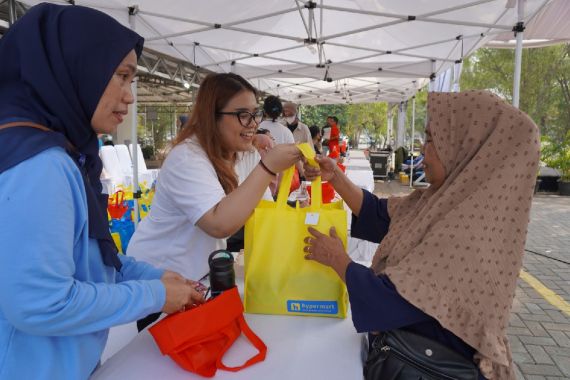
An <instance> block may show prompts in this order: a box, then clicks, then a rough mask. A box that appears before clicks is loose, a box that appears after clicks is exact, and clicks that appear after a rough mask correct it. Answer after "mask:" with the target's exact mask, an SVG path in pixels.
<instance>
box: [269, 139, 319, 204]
mask: <svg viewBox="0 0 570 380" xmlns="http://www.w3.org/2000/svg"><path fill="white" fill-rule="evenodd" d="M297 148H299V150H300V151H301V153H303V156H304V157H305V158H306V159H307V161H308V163H309V165H311V166H317V167H318V166H319V164H318V163H317V161H315V152H314V151H313V149H311V147H310V145H309V144H308V143H301V144H297ZM294 174H295V165H293V166H291V167H290V168H289V169H287V170H285V171H284V172H283V178H282V179H281V183H280V184H279V192H278V193H277V202H276V203H277V208H286V207H287V199H288V198H289V189H290V188H291V182H293V175H294ZM322 203H323V190H322V187H321V177H320V176H318V177H317V178H315V179H314V180H313V181H312V182H311V206H310V207H309V209H310V210H311V211H315V210H318V209H320V208H321V205H322Z"/></svg>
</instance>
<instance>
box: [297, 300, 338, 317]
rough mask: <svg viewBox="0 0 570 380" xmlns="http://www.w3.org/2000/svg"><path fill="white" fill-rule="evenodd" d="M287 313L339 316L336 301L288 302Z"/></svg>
mask: <svg viewBox="0 0 570 380" xmlns="http://www.w3.org/2000/svg"><path fill="white" fill-rule="evenodd" d="M287 311H288V312H290V313H307V314H338V303H337V302H336V301H301V300H289V301H287Z"/></svg>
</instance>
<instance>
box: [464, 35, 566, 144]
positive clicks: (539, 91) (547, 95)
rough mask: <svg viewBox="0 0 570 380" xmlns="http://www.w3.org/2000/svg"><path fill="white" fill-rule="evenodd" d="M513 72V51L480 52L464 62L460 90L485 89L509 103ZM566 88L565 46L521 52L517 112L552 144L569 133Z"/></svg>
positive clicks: (487, 50) (482, 50)
mask: <svg viewBox="0 0 570 380" xmlns="http://www.w3.org/2000/svg"><path fill="white" fill-rule="evenodd" d="M513 71H514V51H513V50H507V49H480V50H478V51H477V52H476V53H475V54H474V55H473V56H471V57H470V58H469V59H467V60H466V61H465V65H464V67H463V74H462V76H461V89H462V90H467V89H489V90H492V91H494V92H495V93H497V94H498V95H500V96H502V97H504V98H505V99H506V100H507V101H509V102H510V101H512V98H513ZM569 84H570V45H569V44H561V45H556V46H550V47H544V48H537V49H524V50H523V61H522V75H521V91H520V108H521V110H523V111H524V112H526V113H527V114H528V115H529V116H530V117H531V118H532V119H533V120H534V122H535V123H536V124H537V125H538V126H539V127H540V129H541V132H542V134H543V135H545V136H548V138H550V139H552V140H553V141H562V140H564V139H565V136H566V135H567V134H568V131H569V130H570V91H569Z"/></svg>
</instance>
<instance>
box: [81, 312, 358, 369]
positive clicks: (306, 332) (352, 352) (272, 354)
mask: <svg viewBox="0 0 570 380" xmlns="http://www.w3.org/2000/svg"><path fill="white" fill-rule="evenodd" d="M245 318H246V320H247V322H248V324H249V326H250V327H251V328H252V330H253V331H254V332H255V333H256V334H257V335H258V336H259V337H260V338H261V339H262V340H263V341H264V342H265V344H266V345H267V357H266V359H265V361H263V362H261V363H258V364H255V365H253V366H252V367H249V368H246V369H244V370H242V371H240V372H235V373H234V372H226V371H222V370H218V372H217V373H216V376H215V378H216V379H232V380H238V379H247V380H256V379H260V380H261V379H263V380H293V379H299V380H303V379H311V380H319V379H327V380H337V379H338V380H347V379H361V378H362V359H361V358H362V354H361V352H362V351H361V348H362V343H361V342H362V336H361V335H360V334H357V333H356V330H355V329H354V326H353V324H352V320H351V318H350V316H349V317H347V318H346V319H336V318H322V317H299V316H275V315H256V314H246V316H245ZM255 352H256V350H255V349H254V348H253V347H252V346H251V345H250V344H249V342H248V341H247V340H246V339H245V338H244V337H243V336H242V337H240V338H239V339H238V340H237V341H236V342H235V343H234V345H233V346H232V347H231V348H230V350H229V351H228V352H227V353H226V355H225V357H224V362H225V364H226V365H229V366H232V365H234V366H235V365H240V364H241V363H242V362H244V361H245V360H247V359H248V358H249V357H251V356H252V355H254V354H255ZM91 379H92V380H103V379H107V380H115V379H121V380H145V379H149V380H151V379H153V380H154V379H168V380H176V379H184V380H192V379H196V380H197V379H204V378H203V377H200V376H198V375H196V374H193V373H191V372H187V371H185V370H183V369H182V368H180V367H178V365H177V364H176V363H174V362H173V361H172V360H171V359H170V358H169V357H167V356H163V355H162V354H161V353H160V351H159V349H158V347H157V346H156V344H155V343H154V340H153V338H152V336H151V335H150V333H149V332H148V331H146V330H145V331H143V332H141V333H140V334H138V335H137V336H136V337H135V338H134V339H133V340H132V341H131V342H130V343H129V344H128V345H126V346H125V347H124V348H123V349H122V350H120V351H119V352H118V353H116V354H115V355H114V356H113V357H111V358H110V359H108V360H107V361H106V362H105V363H104V364H103V365H102V366H101V367H100V368H99V369H98V370H97V371H96V372H95V373H94V374H93V376H92V377H91Z"/></svg>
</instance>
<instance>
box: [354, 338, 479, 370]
mask: <svg viewBox="0 0 570 380" xmlns="http://www.w3.org/2000/svg"><path fill="white" fill-rule="evenodd" d="M364 378H365V380H418V379H422V380H477V379H478V378H479V371H478V370H477V367H476V366H475V363H473V361H471V360H469V359H467V358H465V357H463V356H462V355H460V354H459V353H457V352H455V351H453V350H452V349H450V348H448V347H446V346H444V345H442V344H441V343H439V342H436V341H434V340H432V339H429V338H426V337H424V336H421V335H418V334H415V333H413V332H410V331H407V330H405V329H396V330H391V331H388V332H383V333H380V335H377V336H376V337H375V338H374V339H373V341H372V344H371V345H370V347H369V352H368V358H367V359H366V361H365V364H364Z"/></svg>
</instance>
